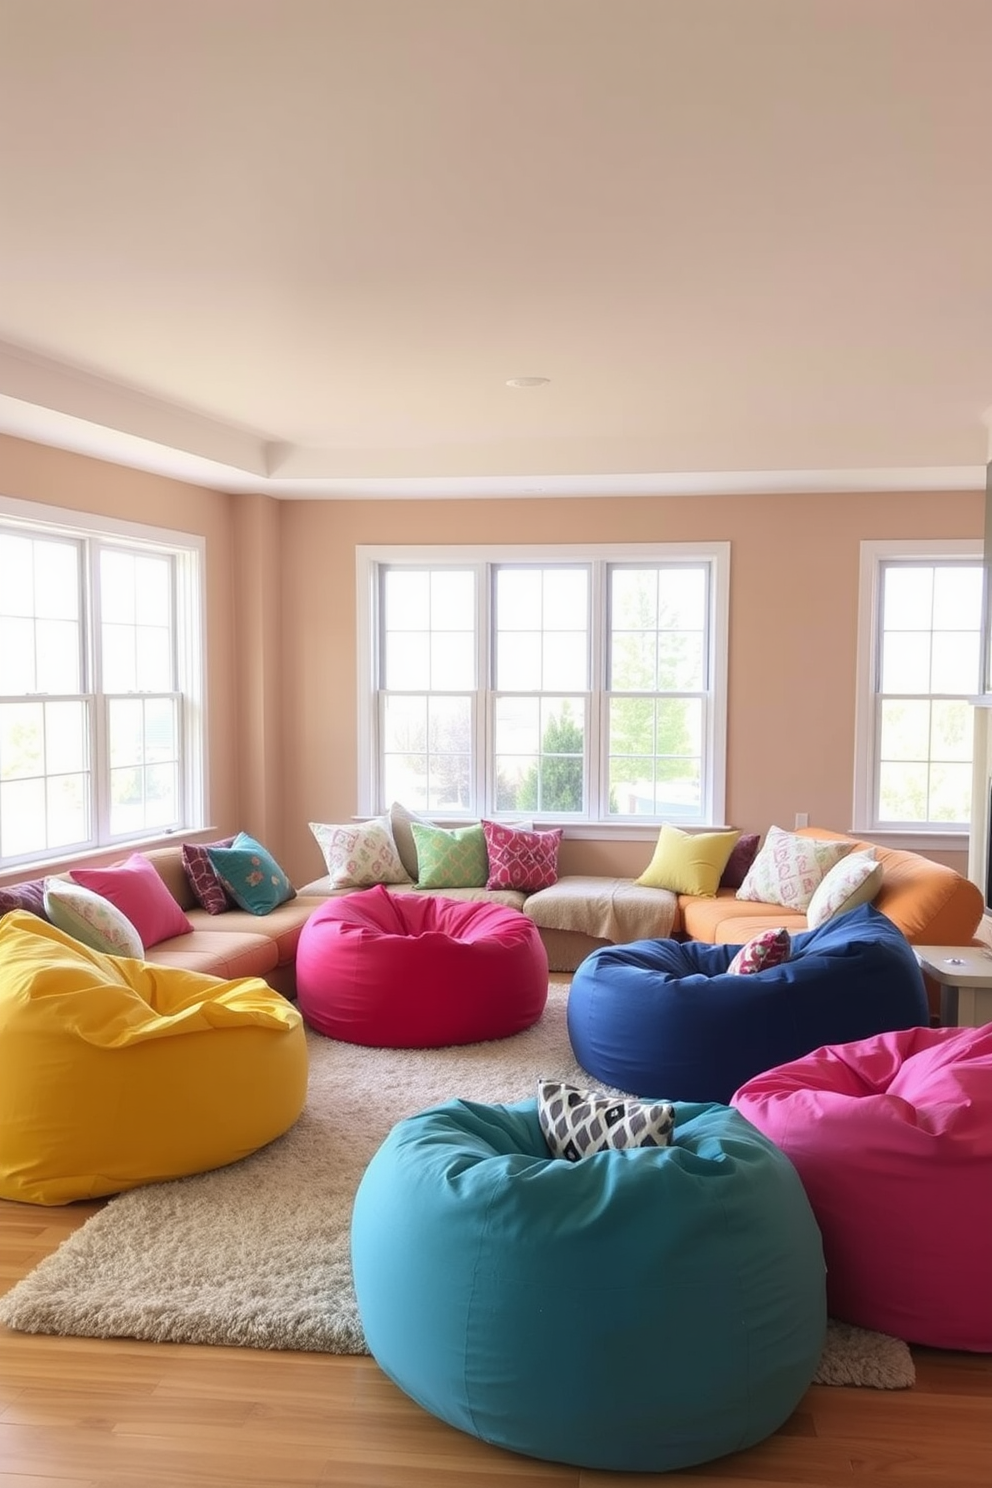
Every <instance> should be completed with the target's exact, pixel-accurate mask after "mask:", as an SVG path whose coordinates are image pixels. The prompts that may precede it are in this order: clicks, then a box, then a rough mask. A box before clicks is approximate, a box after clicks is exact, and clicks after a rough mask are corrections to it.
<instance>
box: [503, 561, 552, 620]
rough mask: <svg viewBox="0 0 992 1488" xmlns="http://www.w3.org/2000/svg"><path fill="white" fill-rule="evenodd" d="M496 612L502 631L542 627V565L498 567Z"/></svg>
mask: <svg viewBox="0 0 992 1488" xmlns="http://www.w3.org/2000/svg"><path fill="white" fill-rule="evenodd" d="M496 616H497V624H498V625H499V629H500V630H501V631H509V630H533V631H538V630H540V628H541V624H542V621H543V618H544V609H543V604H542V587H541V570H540V569H537V568H500V569H497V571H496Z"/></svg>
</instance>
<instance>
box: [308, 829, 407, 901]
mask: <svg viewBox="0 0 992 1488" xmlns="http://www.w3.org/2000/svg"><path fill="white" fill-rule="evenodd" d="M309 827H310V830H311V832H312V833H313V835H314V837H315V838H316V840H317V846H318V847H319V848H320V850H321V852H322V853H323V855H324V862H325V863H326V864H327V872H328V876H329V878H330V880H331V888H332V889H369V888H371V887H372V885H373V884H380V883H381V884H399V883H409V882H410V875H409V873H407V871H406V869H405V868H404V867H403V864H402V862H401V861H400V855H399V853H398V851H397V849H396V843H395V841H394V840H393V833H392V830H391V828H390V825H389V818H388V817H386V816H377V817H376V818H375V819H374V820H373V821H367V822H350V823H346V824H342V825H340V826H335V825H331V824H329V823H327V822H310V823H309Z"/></svg>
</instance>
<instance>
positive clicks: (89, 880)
mask: <svg viewBox="0 0 992 1488" xmlns="http://www.w3.org/2000/svg"><path fill="white" fill-rule="evenodd" d="M69 877H70V878H71V879H72V881H73V883H77V884H82V886H83V888H84V889H92V890H93V892H94V893H95V894H102V895H103V897H104V898H105V899H109V900H110V902H111V904H116V905H117V908H118V909H119V910H122V911H123V913H124V914H125V915H126V916H127V918H128V919H129V920H130V921H131V924H132V925H133V926H134V928H135V930H137V932H138V935H139V936H140V937H141V943H142V945H143V946H144V948H145V950H146V951H147V950H148V948H149V947H150V946H153V945H158V943H159V941H161V940H170V939H171V938H172V937H173V936H175V935H188V934H190V932H191V931H192V929H193V926H192V925H191V924H190V922H189V920H188V919H187V918H186V915H185V914H184V913H183V911H182V910H181V909H180V908H179V905H178V904H177V903H176V901H175V899H174V898H173V897H172V895H171V894H170V893H169V890H168V889H167V888H166V886H165V884H164V883H163V881H162V879H161V877H160V876H159V874H158V872H157V871H156V870H155V868H154V867H153V866H152V864H151V863H150V862H149V861H148V859H147V858H146V857H145V856H144V855H143V854H142V853H132V854H131V856H130V857H129V858H125V860H124V862H123V863H120V864H117V865H115V866H114V867H113V868H73V869H71V870H70V873H69Z"/></svg>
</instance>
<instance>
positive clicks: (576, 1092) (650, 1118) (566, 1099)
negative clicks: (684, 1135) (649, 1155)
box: [537, 1080, 675, 1162]
mask: <svg viewBox="0 0 992 1488" xmlns="http://www.w3.org/2000/svg"><path fill="white" fill-rule="evenodd" d="M537 1118H538V1120H539V1122H540V1123H541V1130H542V1131H543V1133H544V1138H545V1141H546V1142H547V1144H548V1147H549V1148H550V1150H551V1155H552V1156H553V1157H565V1158H567V1159H568V1161H569V1162H578V1160H579V1158H581V1157H589V1156H590V1155H591V1154H592V1153H594V1152H605V1151H606V1150H607V1149H608V1148H610V1147H613V1148H622V1147H667V1146H669V1144H670V1143H671V1140H672V1132H673V1131H674V1129H675V1108H674V1106H673V1105H672V1104H671V1102H670V1101H641V1100H634V1099H633V1098H631V1097H628V1096H617V1095H606V1094H605V1093H604V1092H603V1091H601V1090H580V1089H579V1087H578V1086H577V1085H566V1084H564V1083H563V1082H562V1081H561V1080H538V1082H537Z"/></svg>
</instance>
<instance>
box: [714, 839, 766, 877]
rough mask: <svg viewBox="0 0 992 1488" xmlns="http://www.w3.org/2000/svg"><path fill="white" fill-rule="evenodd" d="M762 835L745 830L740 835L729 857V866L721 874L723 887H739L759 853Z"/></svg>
mask: <svg viewBox="0 0 992 1488" xmlns="http://www.w3.org/2000/svg"><path fill="white" fill-rule="evenodd" d="M760 845H761V836H760V834H759V833H758V832H744V833H742V835H741V836H740V837H738V839H737V842H736V843H735V844H734V847H733V848H732V850H731V853H730V857H729V858H728V859H727V866H726V868H724V870H723V872H722V873H721V874H720V887H721V889H739V888H740V886H741V884H742V883H743V882H744V879H745V878H746V877H747V870H748V869H749V868H750V866H751V864H752V863H753V862H754V860H755V858H756V857H757V855H758V848H759V847H760Z"/></svg>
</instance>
